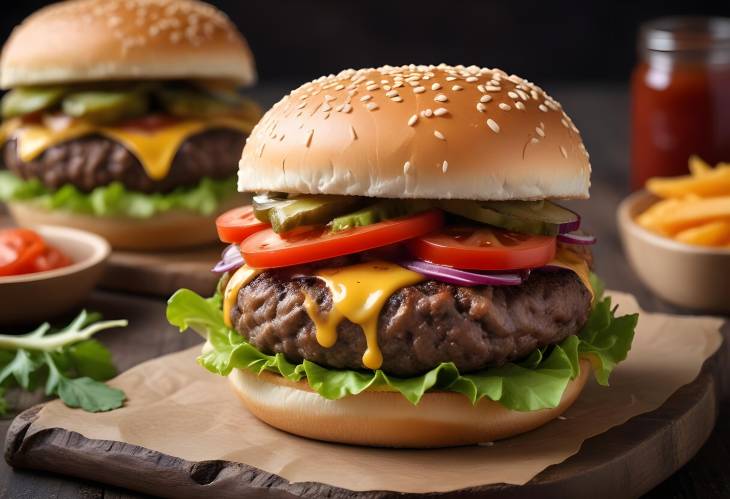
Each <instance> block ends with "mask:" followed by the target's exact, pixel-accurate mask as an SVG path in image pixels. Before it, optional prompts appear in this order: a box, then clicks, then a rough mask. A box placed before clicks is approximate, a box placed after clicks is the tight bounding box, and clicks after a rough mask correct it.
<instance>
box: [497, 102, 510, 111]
mask: <svg viewBox="0 0 730 499" xmlns="http://www.w3.org/2000/svg"><path fill="white" fill-rule="evenodd" d="M499 108H500V109H501V110H502V111H509V110H510V109H512V106H510V105H509V104H507V103H505V102H500V103H499Z"/></svg>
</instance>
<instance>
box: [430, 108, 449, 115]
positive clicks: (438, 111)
mask: <svg viewBox="0 0 730 499" xmlns="http://www.w3.org/2000/svg"><path fill="white" fill-rule="evenodd" d="M448 112H449V110H448V109H446V108H445V107H439V108H438V109H434V111H433V115H434V116H443V115H445V114H447V113H448Z"/></svg>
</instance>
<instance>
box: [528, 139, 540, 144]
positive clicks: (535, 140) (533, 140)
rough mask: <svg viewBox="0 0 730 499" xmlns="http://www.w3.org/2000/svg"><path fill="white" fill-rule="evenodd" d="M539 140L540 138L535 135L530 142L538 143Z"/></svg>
mask: <svg viewBox="0 0 730 499" xmlns="http://www.w3.org/2000/svg"><path fill="white" fill-rule="evenodd" d="M538 142H540V139H538V138H535V137H533V138H531V139H530V144H537V143H538Z"/></svg>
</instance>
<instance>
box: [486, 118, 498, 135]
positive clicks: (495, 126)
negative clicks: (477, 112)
mask: <svg viewBox="0 0 730 499" xmlns="http://www.w3.org/2000/svg"><path fill="white" fill-rule="evenodd" d="M487 125H488V126H489V128H491V129H492V131H493V132H494V133H499V125H498V124H497V122H496V121H494V120H493V119H492V118H489V119H488V120H487Z"/></svg>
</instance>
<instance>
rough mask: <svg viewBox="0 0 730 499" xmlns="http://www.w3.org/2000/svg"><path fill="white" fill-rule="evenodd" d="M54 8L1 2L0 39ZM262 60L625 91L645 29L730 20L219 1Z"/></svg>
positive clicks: (643, 9) (286, 67) (727, 8)
mask: <svg viewBox="0 0 730 499" xmlns="http://www.w3.org/2000/svg"><path fill="white" fill-rule="evenodd" d="M48 3H51V2H44V1H37V0H36V1H23V2H8V1H5V2H2V16H1V18H0V29H1V30H2V31H1V32H0V35H1V36H2V38H3V40H4V39H5V38H7V36H8V34H9V33H10V30H11V29H12V27H13V26H14V25H15V24H18V23H19V22H20V21H22V19H23V18H24V17H26V16H27V15H28V14H30V13H31V12H33V11H34V10H36V9H38V8H40V7H41V6H43V5H45V4H48ZM211 3H213V4H215V5H217V6H218V7H220V8H222V9H223V10H224V11H226V12H227V13H228V14H229V16H230V17H231V18H232V19H233V21H234V22H235V23H236V24H237V25H238V26H239V28H240V29H241V31H242V32H243V34H244V35H245V36H246V38H247V39H248V41H249V43H250V45H251V48H252V49H253V51H254V53H255V54H256V59H257V63H258V68H259V73H260V79H261V81H262V82H267V81H282V80H287V81H292V80H294V81H301V80H305V79H311V78H313V77H316V76H319V75H321V74H326V73H331V72H337V71H338V70H340V69H342V68H347V67H362V66H377V65H381V64H393V65H395V64H407V63H416V64H419V63H422V64H431V63H433V64H438V63H440V62H446V63H449V64H464V65H470V64H477V65H480V66H489V67H501V68H503V69H504V70H505V71H508V72H513V73H517V74H520V75H523V76H525V77H527V78H529V79H531V80H533V81H538V82H553V81H564V82H565V81H596V80H602V81H611V82H625V81H626V80H627V78H628V75H629V73H630V71H631V67H632V66H633V63H634V60H635V41H636V31H637V27H638V25H639V24H640V23H641V22H642V21H645V20H647V19H651V18H653V17H658V16H664V15H675V14H704V15H725V16H730V1H728V0H714V1H709V0H677V1H674V0H665V1H662V0H650V1H632V2H628V1H627V2H618V1H600V2H596V1H591V0H585V1H575V2H570V1H547V0H544V1H537V2H534V1H525V0H508V1H493V0H492V1H489V0H487V1H478V0H440V1H431V0H420V1H419V0H391V1H387V2H386V1H377V0H371V1H363V0H357V1H348V0H339V1H338V0H265V1H242V0H238V1H235V0H213V1H212V2H211Z"/></svg>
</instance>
